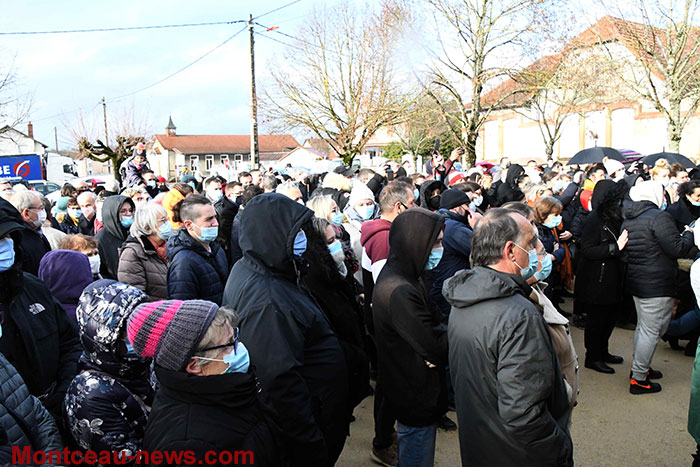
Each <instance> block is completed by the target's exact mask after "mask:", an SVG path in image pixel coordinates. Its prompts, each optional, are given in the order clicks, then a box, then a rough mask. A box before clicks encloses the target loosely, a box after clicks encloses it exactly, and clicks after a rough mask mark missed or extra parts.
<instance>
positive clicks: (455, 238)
mask: <svg viewBox="0 0 700 467" xmlns="http://www.w3.org/2000/svg"><path fill="white" fill-rule="evenodd" d="M471 204H472V201H471V199H470V198H469V196H467V194H466V193H464V192H463V191H461V190H458V189H455V188H450V189H449V190H447V191H445V192H444V193H443V194H442V197H441V198H440V210H439V211H438V212H437V213H438V214H440V215H441V216H443V217H444V218H445V236H444V238H443V239H442V246H443V248H444V252H443V255H442V260H441V261H440V263H439V264H438V265H437V266H436V267H435V269H433V285H432V286H431V288H430V298H431V300H432V301H433V303H435V305H436V306H437V309H438V310H439V311H440V313H441V314H442V318H443V322H445V323H447V318H448V316H449V314H450V305H449V303H447V301H445V297H443V295H442V284H443V283H444V282H445V280H446V279H449V278H450V277H452V276H453V275H454V274H455V273H456V272H457V271H460V270H462V269H469V255H470V254H471V250H472V230H473V229H474V227H475V226H476V224H477V222H478V221H479V219H480V218H481V216H480V215H479V214H475V213H474V212H473V211H472V210H471V208H470V205H471Z"/></svg>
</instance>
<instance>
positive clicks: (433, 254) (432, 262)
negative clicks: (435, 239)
mask: <svg viewBox="0 0 700 467" xmlns="http://www.w3.org/2000/svg"><path fill="white" fill-rule="evenodd" d="M443 251H444V250H443V248H442V247H440V248H433V249H432V250H430V255H429V256H428V262H427V263H426V264H425V269H426V270H430V269H435V267H436V266H437V265H438V264H440V260H441V259H442V252H443Z"/></svg>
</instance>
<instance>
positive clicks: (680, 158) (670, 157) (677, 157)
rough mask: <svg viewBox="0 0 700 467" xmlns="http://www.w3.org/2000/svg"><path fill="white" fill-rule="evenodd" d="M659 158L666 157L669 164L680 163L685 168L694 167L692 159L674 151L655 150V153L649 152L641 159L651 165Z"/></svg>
mask: <svg viewBox="0 0 700 467" xmlns="http://www.w3.org/2000/svg"><path fill="white" fill-rule="evenodd" d="M659 159H666V160H667V161H668V163H669V164H671V165H673V164H680V165H682V166H683V167H685V168H686V169H689V168H691V167H695V164H693V161H691V160H690V159H688V158H687V157H685V156H684V155H682V154H677V153H675V152H665V151H664V152H657V153H656V154H650V155H648V156H647V157H645V158H644V159H642V162H643V163H645V164H646V165H648V166H652V165H654V164H656V161H658V160H659Z"/></svg>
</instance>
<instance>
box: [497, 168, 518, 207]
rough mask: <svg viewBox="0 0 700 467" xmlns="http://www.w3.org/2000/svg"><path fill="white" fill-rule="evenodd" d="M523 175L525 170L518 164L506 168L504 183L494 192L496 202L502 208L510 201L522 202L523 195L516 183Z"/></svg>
mask: <svg viewBox="0 0 700 467" xmlns="http://www.w3.org/2000/svg"><path fill="white" fill-rule="evenodd" d="M524 173H525V169H523V167H522V166H521V165H519V164H512V165H511V166H510V167H508V172H507V174H506V181H505V183H501V184H500V185H499V186H498V190H497V192H496V202H497V203H498V205H499V206H502V205H504V204H506V203H509V202H511V201H522V200H523V198H525V194H524V193H523V192H522V191H521V190H520V188H518V182H519V181H520V178H521V177H522V176H523V174H524Z"/></svg>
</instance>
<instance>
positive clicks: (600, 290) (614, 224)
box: [574, 180, 625, 305]
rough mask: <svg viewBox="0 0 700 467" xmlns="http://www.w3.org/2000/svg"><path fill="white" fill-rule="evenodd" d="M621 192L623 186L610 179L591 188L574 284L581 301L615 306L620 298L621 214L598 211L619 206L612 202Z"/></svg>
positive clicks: (619, 197)
mask: <svg viewBox="0 0 700 467" xmlns="http://www.w3.org/2000/svg"><path fill="white" fill-rule="evenodd" d="M624 192H625V186H624V185H620V184H618V183H615V182H613V181H612V180H601V181H599V182H598V183H597V184H596V186H595V189H594V190H593V197H592V198H591V200H592V204H593V211H592V212H591V213H590V214H589V215H588V216H587V217H586V220H585V221H584V223H583V230H582V235H581V240H580V242H579V243H578V247H579V249H578V253H579V254H578V261H577V265H576V279H577V280H576V282H575V283H574V295H575V297H576V300H578V301H580V302H582V303H589V304H595V305H614V304H616V303H621V302H622V300H623V286H624V279H625V265H624V263H623V262H622V259H621V256H622V255H621V251H620V250H619V248H618V246H617V239H618V237H619V236H620V232H621V230H620V226H621V224H622V218H621V213H620V212H619V211H618V214H619V215H620V217H617V216H610V215H607V216H601V210H605V211H606V212H609V211H610V210H611V209H619V208H615V207H614V206H611V204H612V203H619V202H620V201H622V198H623V196H624ZM601 206H602V207H601Z"/></svg>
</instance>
